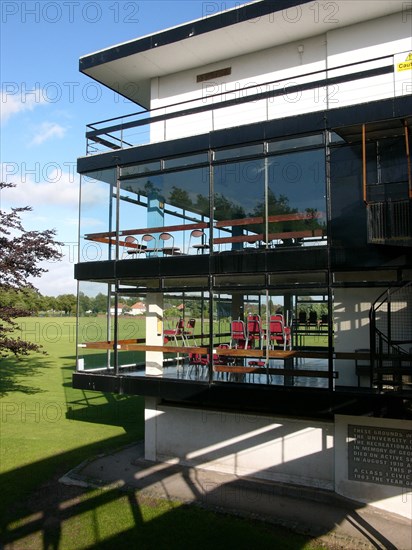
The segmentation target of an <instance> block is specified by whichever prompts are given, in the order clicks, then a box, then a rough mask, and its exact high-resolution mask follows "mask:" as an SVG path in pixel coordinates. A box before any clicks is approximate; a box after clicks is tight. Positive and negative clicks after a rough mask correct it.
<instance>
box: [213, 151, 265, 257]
mask: <svg viewBox="0 0 412 550" xmlns="http://www.w3.org/2000/svg"><path fill="white" fill-rule="evenodd" d="M213 184H214V197H213V201H214V204H213V208H214V226H215V228H216V231H215V234H214V243H215V251H217V252H222V251H225V250H241V249H244V248H247V247H248V246H256V245H261V244H263V243H264V240H265V238H264V227H265V225H264V216H265V160H264V159H254V160H248V161H243V162H234V163H226V164H221V165H217V166H215V167H214V169H213Z"/></svg>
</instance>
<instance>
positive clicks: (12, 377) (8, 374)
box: [0, 355, 53, 397]
mask: <svg viewBox="0 0 412 550" xmlns="http://www.w3.org/2000/svg"><path fill="white" fill-rule="evenodd" d="M0 365H1V374H0V397H5V396H6V395H8V394H9V393H11V392H22V393H25V394H27V395H34V394H36V393H43V392H44V391H45V390H43V389H42V388H39V387H36V386H33V379H34V377H36V376H38V375H39V374H40V373H41V371H43V370H46V369H48V368H50V367H52V366H53V361H51V360H50V361H48V360H47V358H45V357H44V356H40V357H39V356H35V355H30V356H27V357H23V358H19V359H17V358H15V357H8V358H6V359H1V360H0Z"/></svg>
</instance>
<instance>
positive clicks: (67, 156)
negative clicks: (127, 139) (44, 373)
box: [0, 0, 245, 295]
mask: <svg viewBox="0 0 412 550" xmlns="http://www.w3.org/2000/svg"><path fill="white" fill-rule="evenodd" d="M243 3H245V1H225V2H204V1H199V0H180V1H176V0H159V1H158V0H143V1H141V0H138V1H132V2H130V1H124V0H107V1H105V0H103V1H88V0H78V1H76V0H73V1H71V0H67V1H66V0H63V1H48V0H40V1H23V2H22V1H7V0H3V1H2V3H1V4H0V10H1V38H0V40H1V44H0V45H1V51H0V62H1V97H0V110H1V126H0V131H1V135H0V138H1V151H0V153H1V154H0V162H1V168H2V181H8V182H13V183H15V184H16V188H15V189H14V190H11V191H4V192H3V193H2V195H1V196H0V207H1V208H2V209H7V208H9V207H10V206H25V205H30V206H32V207H33V210H32V212H30V213H28V214H27V215H25V217H24V219H23V221H24V225H25V227H26V229H30V230H33V229H36V230H43V229H52V228H54V229H56V231H57V239H58V240H59V241H61V242H63V243H64V244H63V246H62V252H63V254H64V259H63V261H62V262H59V263H56V264H50V265H47V266H46V267H47V268H48V269H49V272H48V273H47V274H45V275H44V276H43V277H42V278H41V279H37V280H36V281H34V282H35V285H36V286H37V287H38V288H39V290H40V292H42V294H45V295H58V294H64V293H67V292H70V293H75V292H76V284H75V281H74V278H73V267H74V263H75V262H76V258H77V246H76V243H77V221H78V220H77V217H78V186H79V178H78V176H77V174H76V159H77V157H79V156H83V155H84V153H85V137H84V134H85V129H86V124H88V123H90V122H95V121H98V120H102V119H105V118H108V117H111V116H113V117H114V116H118V115H121V114H127V113H132V112H134V111H136V110H138V109H136V105H134V104H132V103H130V102H129V101H127V100H125V99H124V98H120V97H118V96H116V95H115V93H114V92H112V91H110V90H105V89H104V88H103V87H102V86H98V85H97V84H95V83H94V82H93V81H92V80H90V79H88V78H87V77H85V76H84V75H82V74H80V73H79V71H78V63H79V58H80V57H81V56H83V55H87V54H89V53H92V52H94V51H97V50H100V49H103V48H105V47H108V46H112V45H114V44H118V43H121V42H125V41H127V40H131V39H133V38H138V37H140V36H143V35H146V34H150V33H153V32H156V31H159V30H162V29H165V28H168V27H171V26H174V25H178V24H180V23H184V22H186V21H190V20H193V19H199V18H202V17H205V16H206V15H210V14H212V13H216V12H217V11H221V10H224V9H229V8H232V7H234V6H237V5H239V4H243Z"/></svg>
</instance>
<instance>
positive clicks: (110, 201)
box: [79, 168, 116, 262]
mask: <svg viewBox="0 0 412 550" xmlns="http://www.w3.org/2000/svg"><path fill="white" fill-rule="evenodd" d="M115 189H116V169H115V168H113V169H110V170H104V171H102V172H93V173H90V174H87V175H83V176H82V177H81V182H80V220H79V228H80V242H79V246H80V250H79V261H80V262H93V261H100V260H107V259H110V258H112V257H114V250H115V247H114V240H113V241H111V240H110V236H112V239H113V237H114V231H115V228H116V226H115V213H116V208H115Z"/></svg>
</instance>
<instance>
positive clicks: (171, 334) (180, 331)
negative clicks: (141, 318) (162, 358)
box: [163, 317, 187, 346]
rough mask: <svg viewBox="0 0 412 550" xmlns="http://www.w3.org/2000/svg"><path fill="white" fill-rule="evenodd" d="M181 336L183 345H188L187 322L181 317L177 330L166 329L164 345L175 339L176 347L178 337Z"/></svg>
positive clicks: (164, 331)
mask: <svg viewBox="0 0 412 550" xmlns="http://www.w3.org/2000/svg"><path fill="white" fill-rule="evenodd" d="M178 336H180V337H181V339H182V343H183V345H184V346H186V345H187V339H186V335H185V320H184V319H183V318H182V317H180V319H179V320H178V322H177V323H176V328H171V329H166V330H163V339H164V343H165V344H167V343H168V341H169V340H170V339H171V338H173V340H174V342H175V344H176V346H177V337H178Z"/></svg>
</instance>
